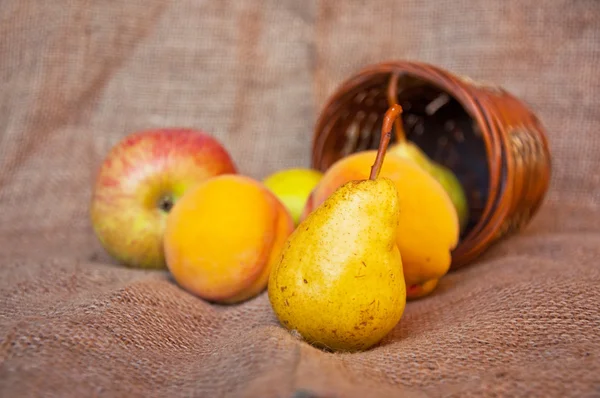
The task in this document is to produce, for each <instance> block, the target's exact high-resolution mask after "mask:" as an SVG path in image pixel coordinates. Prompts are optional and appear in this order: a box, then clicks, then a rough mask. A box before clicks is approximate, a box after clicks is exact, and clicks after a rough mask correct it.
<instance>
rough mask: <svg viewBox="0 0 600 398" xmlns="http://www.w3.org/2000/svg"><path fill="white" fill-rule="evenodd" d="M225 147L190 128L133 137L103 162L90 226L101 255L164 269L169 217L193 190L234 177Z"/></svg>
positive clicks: (95, 189) (124, 263)
mask: <svg viewBox="0 0 600 398" xmlns="http://www.w3.org/2000/svg"><path fill="white" fill-rule="evenodd" d="M236 173H237V170H236V166H235V164H234V162H233V161H232V159H231V157H230V155H229V153H228V152H227V150H226V149H225V148H224V147H223V145H222V144H221V143H220V142H219V141H218V140H217V139H216V138H215V137H213V136H211V135H210V134H208V133H206V132H204V131H200V130H194V129H177V128H163V129H155V130H145V131H139V132H136V133H133V134H131V135H129V136H127V137H125V138H124V139H123V140H121V141H120V142H118V143H117V144H116V145H115V146H114V147H113V148H112V149H111V150H110V152H109V153H108V155H107V156H106V158H105V159H104V161H103V163H102V165H101V167H100V170H99V172H98V175H97V177H96V182H95V186H94V190H93V194H92V198H91V209H90V210H91V211H90V213H91V214H90V215H91V221H92V226H93V229H94V232H95V234H96V236H97V237H98V239H99V241H100V242H101V244H102V245H103V247H104V248H105V250H106V251H107V252H108V253H109V254H110V255H111V256H113V257H114V258H115V259H117V260H118V261H119V262H120V263H122V264H123V265H125V266H129V267H133V268H148V269H161V268H165V267H166V263H165V257H164V250H163V235H164V230H165V226H166V220H167V215H168V213H169V211H170V210H171V208H172V207H173V205H174V204H175V202H177V200H178V199H179V198H180V197H182V195H183V194H184V193H185V192H186V191H187V190H188V189H190V188H191V187H194V186H195V185H196V184H198V183H201V182H203V181H205V180H207V179H209V178H211V177H214V176H217V175H222V174H236Z"/></svg>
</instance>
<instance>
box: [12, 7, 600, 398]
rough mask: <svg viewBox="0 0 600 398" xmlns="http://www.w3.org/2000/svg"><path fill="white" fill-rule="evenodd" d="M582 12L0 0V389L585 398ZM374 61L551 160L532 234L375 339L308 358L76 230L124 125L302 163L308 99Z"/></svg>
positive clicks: (590, 221)
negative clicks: (183, 131) (499, 98)
mask: <svg viewBox="0 0 600 398" xmlns="http://www.w3.org/2000/svg"><path fill="white" fill-rule="evenodd" d="M599 21H600V3H599V2H597V1H596V0H587V1H586V0H576V1H560V0H556V1H551V0H544V1H536V2H533V1H518V0H505V1H458V2H457V1H439V0H438V1H433V0H418V1H417V0H406V1H393V0H381V1H372V2H366V1H325V0H321V1H314V0H306V1H301V0H297V1H293V0H285V1H258V0H257V1H243V2H242V1H237V2H234V1H225V0H219V1H204V2H199V1H192V0H178V1H175V0H173V1H166V0H165V1H158V0H144V1H141V0H140V1H137V0H136V1H110V2H108V1H106V2H101V1H86V0H73V1H68V2H66V1H62V2H61V1H42V0H37V1H36V0H13V1H11V0H4V1H2V2H0V87H1V91H0V132H1V136H0V208H1V210H2V211H1V212H0V253H1V254H0V291H1V297H0V339H1V345H0V396H3V397H35V396H61V397H92V396H107V397H116V396H128V397H137V396H144V397H151V396H160V397H179V396H182V397H183V396H198V397H200V396H203V397H204V396H206V397H233V396H236V397H237V396H240V397H308V396H318V397H330V396H331V397H333V396H336V397H392V396H393V397H396V396H456V397H467V396H482V395H484V396H488V395H490V396H491V395H494V396H540V397H548V396H561V397H562V396H573V397H591V396H600V336H599V334H600V311H599V310H598V303H599V302H600V293H599V290H598V286H599V282H600V270H599V267H598V258H599V256H600V239H599V236H600V235H599V233H598V230H599V229H598V227H597V223H598V221H599V220H600V184H599V182H600V177H599V175H600V174H599V173H598V170H599V169H600V155H598V154H599V151H600V138H598V134H597V133H598V126H599V125H600V112H598V109H599V107H600V96H599V95H598V92H599V91H600V79H599V76H600V68H599V67H598V63H599V62H600V24H599V23H598V22H599ZM394 58H403V59H417V60H422V61H427V62H431V63H434V64H437V65H440V66H442V67H445V68H448V69H450V70H452V71H455V72H458V73H461V74H465V75H468V76H471V77H473V78H476V79H482V80H488V81H492V82H494V83H497V84H500V85H502V86H504V87H505V88H507V89H508V90H510V91H511V92H513V93H514V94H516V95H517V96H519V97H520V98H522V99H524V100H525V101H527V102H528V103H529V104H530V105H531V107H532V108H533V109H534V110H535V112H536V113H537V114H538V116H539V117H540V118H541V119H542V120H543V122H544V124H545V125H546V126H547V128H548V134H549V139H550V144H551V147H552V151H553V160H554V172H553V177H552V186H551V190H550V192H549V194H548V199H547V201H546V203H545V206H544V208H543V210H542V211H541V213H540V214H539V215H538V217H536V219H535V220H534V222H533V223H532V224H531V226H530V227H529V228H527V230H525V231H524V232H523V233H522V234H521V235H520V236H518V237H513V238H511V239H509V240H507V241H504V242H502V243H500V244H498V245H496V246H494V247H493V248H492V249H491V250H490V251H488V252H487V253H486V254H485V255H484V256H483V257H482V258H481V259H480V261H478V262H477V263H476V264H473V266H471V267H469V268H466V269H464V270H462V271H459V272H455V273H452V274H450V275H449V276H448V277H447V278H445V280H444V281H443V282H442V283H441V286H440V287H439V289H438V291H437V292H436V293H435V294H434V295H433V296H431V297H428V298H426V299H424V300H421V301H417V302H412V303H410V304H409V305H408V306H407V309H406V313H405V316H404V317H403V319H402V321H401V323H400V324H399V325H398V327H397V328H396V329H395V330H394V331H393V333H391V334H390V335H389V336H388V337H387V338H386V339H385V340H384V341H383V342H382V344H381V345H380V346H379V347H376V348H374V349H372V350H369V351H367V352H364V353H358V354H343V355H341V354H331V353H324V352H321V351H319V350H317V349H315V348H313V347H311V346H308V345H307V344H305V343H303V342H301V341H299V340H297V339H295V338H294V337H293V336H291V335H290V334H288V333H287V332H286V331H285V330H284V329H282V328H281V327H279V326H278V324H277V321H276V319H275V317H274V315H273V313H272V311H271V309H270V306H269V302H268V299H267V297H266V295H265V294H263V295H261V296H260V297H258V298H256V299H254V300H251V301H249V302H247V303H245V304H243V305H238V306H216V305H209V304H207V303H205V302H203V301H201V300H199V299H196V298H194V297H193V296H191V295H189V294H187V293H185V292H184V291H182V290H181V289H179V288H178V287H177V286H176V285H175V284H174V283H173V282H172V281H171V280H170V279H169V277H168V275H166V274H165V273H162V272H143V271H136V270H128V269H124V268H122V267H119V266H117V265H115V264H114V263H113V261H112V260H111V259H110V258H108V257H107V256H106V254H105V253H104V252H103V250H102V249H101V248H100V246H99V245H98V243H97V242H96V240H95V238H94V236H93V234H92V232H91V228H90V225H89V220H88V215H87V210H88V201H89V198H90V187H91V184H92V178H93V175H94V172H95V170H96V168H97V167H98V165H99V162H100V161H101V159H102V157H103V156H104V155H105V154H106V152H107V151H108V150H109V148H110V147H111V146H112V145H113V144H115V143H116V142H117V141H118V140H119V139H120V138H121V137H123V136H124V135H126V134H128V133H130V132H132V131H135V130H138V129H144V128H149V127H159V126H171V125H177V126H193V127H199V128H203V129H206V130H208V131H210V132H212V133H214V134H215V135H216V136H217V137H219V139H221V140H222V142H223V143H224V144H225V145H226V146H227V148H228V149H229V150H230V152H231V154H232V156H233V157H234V159H235V160H236V163H237V164H238V166H239V167H240V169H241V171H242V172H243V173H245V174H249V175H251V176H254V177H257V178H260V177H263V176H264V175H266V174H267V173H269V172H272V171H274V170H276V169H278V168H282V167H290V166H297V165H301V166H306V165H308V164H309V159H310V139H311V134H312V128H313V126H314V122H315V120H316V117H317V115H318V112H319V111H320V109H321V106H322V105H323V103H324V101H325V100H326V98H327V96H328V95H329V94H331V92H332V91H333V90H334V89H335V88H336V86H337V84H338V83H339V82H340V81H341V80H342V79H345V78H346V77H348V76H349V75H350V74H352V73H354V72H355V71H356V70H358V69H359V68H360V67H362V66H365V65H367V64H371V63H374V62H378V61H381V60H385V59H394Z"/></svg>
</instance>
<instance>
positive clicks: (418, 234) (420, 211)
mask: <svg viewBox="0 0 600 398" xmlns="http://www.w3.org/2000/svg"><path fill="white" fill-rule="evenodd" d="M376 153H377V151H374V150H369V151H362V152H358V153H354V154H352V155H349V156H346V157H344V158H342V159H340V160H338V161H337V162H336V163H334V164H333V165H332V166H331V167H330V168H329V169H328V170H326V172H325V174H324V176H323V178H322V179H321V181H320V183H319V185H318V186H317V187H316V188H315V189H314V190H313V192H312V194H311V196H310V197H309V199H308V201H307V205H306V208H305V210H304V212H303V216H302V218H305V217H306V216H307V215H308V214H310V212H311V211H312V210H313V209H315V208H316V207H317V206H319V205H320V204H321V203H322V202H323V201H325V199H326V198H327V197H328V196H329V195H331V194H332V193H333V192H334V191H335V190H336V189H337V188H338V187H340V186H341V185H343V184H344V183H346V182H348V181H351V180H359V179H365V178H368V176H369V172H370V168H371V165H372V164H373V162H374V160H375V156H376ZM380 177H388V178H390V179H391V180H392V181H394V183H395V184H396V188H397V190H398V198H399V201H400V220H399V224H398V238H397V244H398V249H399V250H400V254H401V256H402V263H403V266H404V277H405V279H406V284H407V289H408V288H410V287H411V286H413V285H423V284H425V285H424V286H423V289H416V290H415V292H414V293H415V295H417V296H420V295H422V293H423V291H427V293H424V294H428V293H429V292H431V291H432V290H433V289H434V288H435V285H436V284H437V282H435V283H434V282H432V281H433V280H437V279H439V278H441V277H442V276H443V275H445V274H446V273H447V272H448V270H449V268H450V262H451V251H452V249H454V247H456V245H457V243H458V238H459V222H458V216H457V214H456V210H455V209H454V205H453V204H452V201H451V200H450V197H449V196H448V194H447V193H446V191H445V190H444V188H443V187H442V186H441V185H440V184H439V183H438V182H437V181H436V180H435V179H434V178H433V177H432V176H431V175H429V174H428V173H427V172H426V171H424V170H423V169H422V168H420V167H419V166H418V165H416V164H415V163H414V162H411V161H409V160H406V159H403V158H400V157H397V156H392V155H389V154H388V156H386V157H385V159H384V162H383V166H382V168H381V173H380Z"/></svg>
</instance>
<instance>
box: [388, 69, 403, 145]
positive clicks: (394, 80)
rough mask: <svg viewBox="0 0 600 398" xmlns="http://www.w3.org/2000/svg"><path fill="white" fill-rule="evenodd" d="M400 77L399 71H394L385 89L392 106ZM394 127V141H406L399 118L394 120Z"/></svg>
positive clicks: (395, 99) (396, 94) (389, 103)
mask: <svg viewBox="0 0 600 398" xmlns="http://www.w3.org/2000/svg"><path fill="white" fill-rule="evenodd" d="M399 78H400V72H394V73H393V74H392V77H391V78H390V83H389V85H388V90H387V100H388V105H389V106H392V105H394V104H396V103H397V101H398V79H399ZM394 128H395V129H396V142H398V144H404V143H405V142H406V133H405V132H404V127H402V123H401V121H400V119H396V120H395V121H394Z"/></svg>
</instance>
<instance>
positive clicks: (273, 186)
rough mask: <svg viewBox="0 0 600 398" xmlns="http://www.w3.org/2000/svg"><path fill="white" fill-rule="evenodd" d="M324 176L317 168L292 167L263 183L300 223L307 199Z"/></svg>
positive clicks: (278, 172) (295, 220) (269, 177)
mask: <svg viewBox="0 0 600 398" xmlns="http://www.w3.org/2000/svg"><path fill="white" fill-rule="evenodd" d="M322 177H323V173H321V172H320V171H318V170H315V169H308V168H291V169H284V170H279V171H277V172H275V173H273V174H271V175H269V176H267V177H266V178H265V179H264V180H263V183H264V184H265V185H266V186H267V188H269V189H270V190H271V192H273V193H274V194H275V196H277V198H278V199H279V200H280V201H281V202H282V203H283V205H284V206H285V207H286V209H287V210H288V211H289V212H290V214H291V215H292V218H293V219H294V223H295V224H296V225H298V222H299V220H300V215H301V214H302V210H303V209H304V205H305V204H306V200H307V199H308V196H309V195H310V193H311V192H312V190H313V189H314V188H315V186H316V185H317V184H318V183H319V181H320V180H321V178H322Z"/></svg>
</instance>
